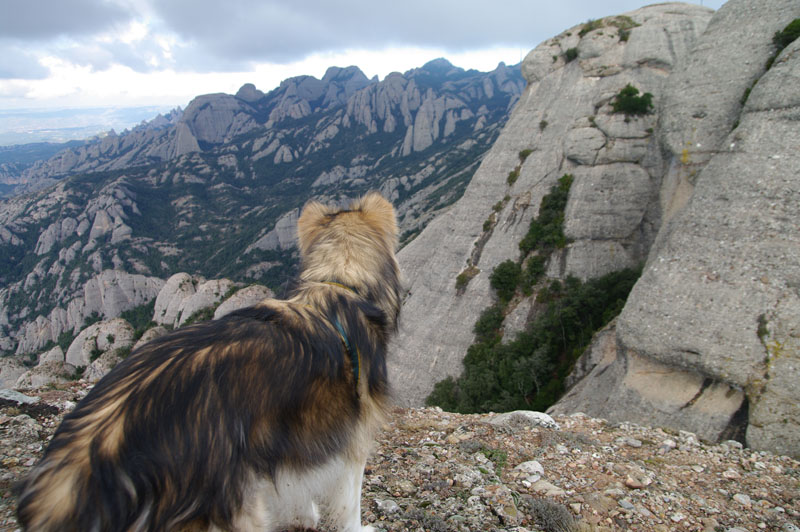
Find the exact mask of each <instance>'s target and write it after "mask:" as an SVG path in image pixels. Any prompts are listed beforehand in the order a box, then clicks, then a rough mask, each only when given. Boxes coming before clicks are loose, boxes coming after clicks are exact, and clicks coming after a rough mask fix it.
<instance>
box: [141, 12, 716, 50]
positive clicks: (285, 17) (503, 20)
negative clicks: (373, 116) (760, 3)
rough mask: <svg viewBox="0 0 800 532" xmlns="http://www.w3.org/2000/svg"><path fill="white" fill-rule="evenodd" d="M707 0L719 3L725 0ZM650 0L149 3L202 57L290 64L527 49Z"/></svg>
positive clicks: (169, 26) (167, 25) (167, 24)
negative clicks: (409, 51) (399, 53)
mask: <svg viewBox="0 0 800 532" xmlns="http://www.w3.org/2000/svg"><path fill="white" fill-rule="evenodd" d="M701 1H702V0H701ZM705 2H706V4H709V3H712V4H717V5H715V6H714V7H718V5H719V4H721V3H722V0H705ZM645 3H646V2H642V0H614V1H608V2H597V1H596V0H565V1H561V2H547V3H546V2H541V1H534V0H499V1H498V0H495V1H494V2H487V1H486V0H460V1H455V0H406V1H405V2H375V1H374V0H343V1H339V2H331V1H329V0H304V1H302V2H299V1H296V0H227V1H226V2H219V1H218V0H171V1H168V2H161V1H156V0H152V6H151V7H152V9H153V10H154V12H156V13H158V15H159V16H160V17H161V18H162V20H163V23H164V24H165V26H166V27H168V28H170V29H171V30H172V31H174V32H176V33H177V34H178V35H179V36H180V37H181V38H182V39H184V40H185V41H187V42H190V43H192V44H193V45H194V46H195V50H194V51H193V53H196V54H197V57H198V59H199V60H200V61H203V60H208V61H216V62H222V63H225V64H227V63H226V61H231V62H235V63H241V62H246V61H273V62H290V61H293V60H299V59H302V58H304V57H306V56H308V55H309V54H312V53H314V52H322V51H336V50H342V49H346V48H373V49H374V48H383V47H388V46H393V45H411V46H422V47H436V48H443V49H444V50H446V51H449V52H460V51H467V50H475V49H480V48H485V47H488V46H512V47H513V46H518V47H520V48H521V49H525V50H528V49H532V48H533V47H535V46H536V45H537V44H539V43H540V42H542V41H543V40H544V39H547V38H548V37H551V36H552V35H554V34H556V33H558V32H560V31H562V30H564V29H567V28H569V27H571V26H573V25H576V24H579V23H581V22H583V21H586V20H589V19H592V18H600V17H604V16H608V15H614V14H618V13H623V12H626V11H630V10H633V9H637V8H639V7H641V6H642V5H644V4H645ZM187 60H188V58H187ZM196 65H202V63H197V64H196ZM184 66H186V65H184Z"/></svg>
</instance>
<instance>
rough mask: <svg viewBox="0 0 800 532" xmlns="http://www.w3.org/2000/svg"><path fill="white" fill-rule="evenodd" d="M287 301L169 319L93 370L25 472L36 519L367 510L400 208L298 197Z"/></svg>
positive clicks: (348, 516) (213, 518)
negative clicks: (90, 384)
mask: <svg viewBox="0 0 800 532" xmlns="http://www.w3.org/2000/svg"><path fill="white" fill-rule="evenodd" d="M297 226H298V241H299V250H300V258H301V273H300V275H299V279H298V281H297V287H296V288H295V289H294V290H293V292H292V293H291V294H290V297H288V298H287V299H285V300H276V299H266V300H264V301H262V302H260V303H258V304H256V305H254V306H251V307H248V308H244V309H240V310H238V311H234V312H233V313H231V314H228V315H226V316H224V317H221V318H219V319H217V320H212V321H208V322H204V323H199V324H196V325H191V326H187V327H184V328H182V329H178V330H176V331H173V332H171V333H168V334H166V335H164V336H162V337H160V338H157V339H155V340H153V341H151V342H149V343H147V344H145V345H144V346H142V347H140V348H138V349H136V350H135V351H134V352H133V353H131V355H130V356H129V357H128V358H127V359H125V360H124V361H122V362H121V363H120V364H118V365H117V366H116V367H115V368H114V369H113V370H112V371H111V372H109V374H108V375H106V376H105V377H104V378H103V379H101V380H100V381H99V382H98V383H97V384H96V385H95V387H94V388H93V389H92V390H91V391H90V392H89V394H88V395H87V396H86V397H85V398H84V399H83V400H81V401H80V403H79V404H78V405H77V406H76V408H75V409H74V410H73V411H72V412H71V413H70V414H68V415H67V416H66V417H65V418H64V420H63V422H62V423H61V425H60V426H59V428H58V429H57V430H56V432H55V434H54V436H53V439H52V441H51V442H50V444H49V446H48V448H47V450H46V451H45V454H44V456H43V458H42V460H41V461H40V462H39V463H38V464H37V465H36V466H35V467H34V468H33V469H32V470H31V472H30V474H29V476H28V477H26V479H25V480H23V481H22V483H21V485H20V486H19V496H18V497H19V501H18V502H19V504H18V508H17V515H18V518H19V523H20V524H21V525H22V527H23V529H24V530H27V531H31V532H56V531H58V532H90V531H91V532H109V531H114V532H116V531H125V532H128V531H130V532H139V531H157V532H161V531H163V532H173V531H175V532H190V531H191V532H199V531H217V530H219V531H251V530H265V531H271V530H281V529H287V528H312V529H313V528H316V527H318V526H319V525H320V519H324V521H322V522H323V523H324V524H325V526H327V527H330V529H333V530H338V531H347V532H350V531H369V530H372V527H369V526H362V525H361V515H360V514H361V503H360V500H361V482H362V476H363V472H364V467H365V463H366V459H367V456H368V454H369V451H370V449H371V447H372V442H373V439H374V434H375V432H376V430H377V429H378V428H379V427H380V425H381V423H382V422H383V419H384V418H385V417H384V416H385V415H386V413H387V411H388V407H389V385H388V379H387V370H386V360H385V359H386V350H387V343H388V341H389V339H390V336H391V334H392V333H393V332H395V330H396V328H397V320H398V317H399V313H400V304H401V280H400V271H399V267H398V264H397V260H396V258H395V255H394V252H395V249H396V247H397V223H396V217H395V212H394V209H393V207H392V205H391V204H390V203H389V202H388V201H386V200H385V199H384V198H383V197H382V196H380V195H379V194H378V193H369V194H367V195H366V196H364V197H362V198H360V199H357V200H355V201H353V202H352V203H351V204H350V206H349V208H347V209H344V210H336V209H333V208H330V207H326V206H324V205H322V204H320V203H318V202H310V203H308V204H307V205H306V206H305V207H304V208H303V211H302V214H301V216H300V218H299V220H298V223H297Z"/></svg>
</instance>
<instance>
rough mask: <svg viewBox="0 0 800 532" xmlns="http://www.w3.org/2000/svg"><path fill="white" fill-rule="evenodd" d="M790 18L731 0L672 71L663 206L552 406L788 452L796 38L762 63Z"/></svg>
mask: <svg viewBox="0 0 800 532" xmlns="http://www.w3.org/2000/svg"><path fill="white" fill-rule="evenodd" d="M798 17H800V5H798V4H797V3H796V2H790V1H770V2H763V3H759V5H758V6H756V5H754V4H752V3H751V2H745V1H736V0H731V1H730V2H728V3H727V4H725V6H723V7H722V8H721V9H720V10H719V12H718V13H716V14H715V16H714V18H713V19H712V21H711V22H710V23H709V26H708V29H707V31H706V33H705V34H704V35H703V37H702V38H701V40H700V42H699V43H698V46H697V48H696V49H695V51H693V53H692V54H691V55H690V56H689V58H688V61H687V62H686V66H685V68H684V69H682V70H681V71H679V72H677V73H676V74H675V75H674V77H673V78H672V79H671V80H670V83H669V85H668V88H667V92H666V97H665V102H666V105H665V107H664V109H663V111H662V118H661V125H662V129H661V132H660V133H661V138H662V146H664V149H665V152H666V153H667V154H668V155H667V157H668V163H669V164H668V171H667V173H666V177H665V181H664V187H663V188H662V191H661V203H662V205H664V208H665V211H666V213H667V215H668V216H671V217H670V218H669V220H668V222H667V223H665V224H664V226H663V227H662V228H661V231H660V233H659V236H658V238H657V241H656V246H655V247H654V250H653V252H652V254H651V256H650V258H649V259H648V264H647V267H646V269H645V271H644V273H643V275H642V278H641V279H640V281H639V283H638V284H637V286H636V287H635V288H634V290H633V292H632V294H631V296H630V298H629V299H628V302H627V305H626V306H625V308H624V310H623V312H622V314H621V316H620V318H619V321H618V323H617V327H616V338H615V342H614V344H615V345H609V346H607V348H606V349H607V351H606V353H607V355H608V357H607V358H606V359H605V360H602V361H595V363H596V364H597V365H596V366H595V367H594V369H593V371H592V372H591V373H590V374H589V375H588V377H587V378H585V379H584V381H583V382H581V383H580V384H579V385H578V386H577V387H576V388H575V389H574V390H573V391H572V392H571V393H570V394H569V395H568V396H567V397H566V398H565V399H564V400H563V401H562V403H561V404H560V405H558V407H557V408H556V410H558V411H571V410H575V409H579V410H583V411H586V412H590V413H594V414H598V415H603V416H604V417H608V418H610V419H621V418H623V417H624V418H625V419H630V420H637V421H644V420H647V421H648V422H653V421H654V420H656V422H658V423H662V424H667V425H672V426H680V427H686V428H688V429H689V430H697V431H698V433H699V434H701V435H702V436H703V437H706V438H709V439H716V438H718V437H720V436H728V437H730V435H731V433H730V431H731V430H738V431H741V432H743V434H739V436H742V437H744V439H746V441H747V443H748V444H749V445H751V446H753V447H755V448H758V449H770V450H773V451H775V452H780V453H788V454H795V455H797V454H798V453H800V427H798V411H797V405H798V404H800V394H798V390H797V386H796V383H797V382H798V381H800V344H799V343H798V337H799V336H800V330H798V323H800V320H799V319H798V318H800V292H798V286H800V233H798V229H797V228H798V224H797V213H798V212H800V192H798V191H799V190H800V186H798V185H800V182H799V181H798V176H799V175H800V155H799V154H798V149H797V148H798V146H800V128H799V127H798V118H797V117H798V109H800V88H799V87H800V85H798V83H797V78H798V72H800V41H797V40H796V41H794V43H792V44H790V45H789V46H788V47H787V48H786V49H785V50H783V51H782V52H781V53H780V55H778V56H777V58H776V59H775V61H774V63H773V64H772V67H771V68H770V69H769V70H767V71H765V69H766V64H767V60H768V58H769V57H770V56H771V55H772V54H773V53H774V52H775V47H774V45H773V43H772V36H773V35H774V34H775V32H776V31H779V30H782V29H783V28H784V27H785V26H786V25H787V24H788V23H789V22H791V21H792V20H793V19H796V18H798ZM743 21H747V23H746V24H745V23H744V22H743ZM751 87H752V90H751ZM712 88H713V90H712ZM746 92H748V93H749V97H747V99H746V102H745V103H744V106H743V107H742V103H741V102H742V100H743V95H744V94H745V93H746ZM653 375H658V378H657V379H656V378H654V377H653Z"/></svg>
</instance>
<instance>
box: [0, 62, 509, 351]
mask: <svg viewBox="0 0 800 532" xmlns="http://www.w3.org/2000/svg"><path fill="white" fill-rule="evenodd" d="M523 88H524V81H523V79H522V76H521V74H520V71H519V67H507V66H505V65H503V64H500V65H499V66H498V67H497V68H496V69H495V70H494V71H492V72H489V73H481V72H477V71H474V70H470V71H465V70H463V69H460V68H456V67H454V66H453V65H451V64H450V63H449V62H447V61H445V60H436V61H432V62H430V63H428V64H426V65H424V66H422V67H421V68H417V69H413V70H410V71H408V72H406V73H404V74H400V73H393V74H390V75H389V76H387V77H386V78H385V79H384V80H382V81H380V82H379V81H378V80H377V79H372V80H370V79H368V78H367V77H366V76H364V74H363V73H362V72H361V71H360V70H359V69H358V68H356V67H349V68H330V69H329V70H328V71H327V72H326V74H325V76H324V77H323V78H322V79H321V80H320V79H316V78H314V77H311V76H301V77H296V78H291V79H288V80H286V81H284V82H283V83H281V85H280V86H279V87H278V88H276V89H275V90H273V91H271V92H269V93H267V94H264V93H263V92H261V91H259V90H257V89H256V88H255V87H254V86H253V85H251V84H247V85H245V86H243V87H242V88H241V89H240V90H239V91H238V93H237V94H236V95H227V94H210V95H204V96H199V97H197V98H195V99H194V100H193V101H192V102H191V103H190V104H189V105H188V106H187V108H186V109H185V110H180V109H178V110H176V111H174V112H172V113H170V114H168V115H164V116H159V117H157V118H156V119H155V120H152V121H150V122H148V123H146V124H143V125H141V126H140V127H137V128H134V129H133V130H131V131H126V132H124V133H122V134H119V135H117V134H114V133H113V132H112V133H110V134H108V135H106V136H104V137H102V138H98V139H95V140H94V141H92V142H89V143H87V144H85V145H83V146H78V147H72V148H69V149H67V150H64V151H61V152H59V153H58V154H56V155H55V156H53V157H51V158H49V159H47V160H45V161H40V162H37V163H35V164H33V165H31V166H30V167H29V168H27V169H26V170H25V171H24V172H23V174H24V175H23V177H24V178H25V180H26V182H27V184H28V186H30V187H36V186H40V185H42V184H50V185H49V187H48V188H44V189H42V190H39V191H37V192H34V193H32V194H28V195H24V196H16V197H13V198H10V199H7V200H4V201H2V202H1V203H0V349H1V350H2V351H4V352H6V353H15V354H17V355H31V356H33V357H34V358H36V357H37V353H38V352H40V351H41V350H42V349H44V347H45V346H48V345H50V344H52V343H54V342H58V340H59V338H60V337H62V335H76V334H77V333H78V332H79V331H80V330H81V328H82V327H83V326H84V325H85V324H87V323H89V322H91V321H93V320H94V319H95V317H99V318H114V317H116V316H117V315H119V313H120V312H121V311H125V310H129V309H131V308H134V307H138V306H140V305H142V304H143V303H145V302H147V301H149V300H152V298H154V297H155V295H156V294H157V293H158V290H159V289H160V287H161V285H163V283H164V280H165V279H167V278H168V277H170V276H171V275H172V274H174V273H176V272H182V271H184V272H192V274H193V275H200V276H203V277H205V278H215V277H222V276H225V277H228V278H230V279H232V280H234V281H237V282H260V283H264V284H267V285H269V286H270V287H272V288H273V289H274V290H276V292H278V293H279V294H280V293H283V291H284V287H285V283H286V282H287V281H288V280H289V279H290V278H291V277H292V275H293V273H294V269H295V267H296V264H297V253H296V250H295V245H294V222H295V221H296V219H297V216H298V212H299V208H300V207H301V206H302V205H303V204H304V203H305V202H306V201H307V200H308V199H309V198H311V197H314V198H316V199H319V200H321V201H326V202H344V201H347V198H352V197H353V196H356V195H359V194H361V193H363V192H365V191H367V190H369V189H379V190H380V191H381V192H382V193H383V194H384V195H386V196H387V197H389V198H391V199H392V201H393V202H394V203H395V205H396V206H397V209H398V213H399V217H400V220H399V221H400V227H401V231H402V234H403V235H402V238H403V240H404V241H408V240H410V239H411V238H412V237H413V236H414V235H415V234H417V233H418V232H419V231H420V230H421V229H422V228H423V227H424V226H425V225H426V224H427V223H428V221H429V220H430V219H431V218H432V217H433V216H434V215H435V214H436V213H437V212H439V211H440V210H442V209H444V208H446V207H447V206H448V205H450V204H452V203H453V202H454V201H455V200H457V199H458V197H460V195H461V194H462V193H463V190H464V187H465V186H466V184H467V183H468V182H469V180H470V179H471V177H472V174H473V173H474V171H475V169H476V168H477V166H478V164H479V162H480V159H481V157H482V156H483V154H484V153H485V152H486V151H487V150H488V149H489V148H490V147H491V145H492V143H493V142H494V140H495V138H496V137H497V135H498V133H499V131H500V129H501V128H502V126H503V124H504V123H505V121H506V119H507V118H508V116H509V113H510V110H511V109H512V107H513V106H514V104H515V103H516V102H517V100H518V99H519V95H520V94H521V92H522V90H523ZM62 340H63V338H62Z"/></svg>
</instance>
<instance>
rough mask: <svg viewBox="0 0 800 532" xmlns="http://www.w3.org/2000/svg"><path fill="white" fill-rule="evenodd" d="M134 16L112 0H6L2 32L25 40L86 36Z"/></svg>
mask: <svg viewBox="0 0 800 532" xmlns="http://www.w3.org/2000/svg"><path fill="white" fill-rule="evenodd" d="M132 16H133V12H132V10H130V9H128V8H126V7H125V6H123V5H121V4H117V3H114V2H112V1H109V0H3V16H2V17H0V35H2V36H3V37H4V38H6V39H19V40H24V41H42V40H46V39H50V38H53V37H58V36H62V35H69V36H76V35H87V34H91V33H96V32H100V31H104V30H107V29H109V28H110V27H112V26H113V25H115V24H122V23H125V22H127V21H128V20H130V19H131V18H132Z"/></svg>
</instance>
